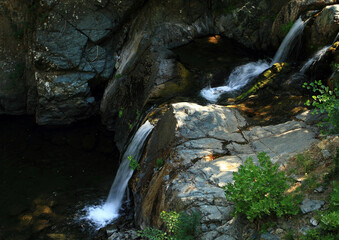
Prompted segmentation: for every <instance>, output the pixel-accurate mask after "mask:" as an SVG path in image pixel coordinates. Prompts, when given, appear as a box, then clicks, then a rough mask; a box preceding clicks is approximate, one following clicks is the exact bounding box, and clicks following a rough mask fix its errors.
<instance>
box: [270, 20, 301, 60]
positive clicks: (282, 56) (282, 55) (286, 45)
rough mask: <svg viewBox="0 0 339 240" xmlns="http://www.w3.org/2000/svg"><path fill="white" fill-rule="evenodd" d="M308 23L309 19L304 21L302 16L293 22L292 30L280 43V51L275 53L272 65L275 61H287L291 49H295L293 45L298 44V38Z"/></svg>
mask: <svg viewBox="0 0 339 240" xmlns="http://www.w3.org/2000/svg"><path fill="white" fill-rule="evenodd" d="M306 23H307V21H305V22H304V21H303V20H302V19H301V18H298V20H297V21H296V22H295V23H294V24H293V26H292V28H291V30H290V31H289V32H288V34H287V35H286V37H285V38H284V40H283V41H282V43H281V44H280V47H279V49H278V51H277V52H276V54H275V55H274V58H273V61H272V65H273V64H274V63H278V62H284V61H286V59H287V57H288V56H289V54H290V52H291V50H293V47H294V46H295V44H296V40H297V39H298V38H299V37H300V35H301V34H302V32H303V31H304V28H305V25H306Z"/></svg>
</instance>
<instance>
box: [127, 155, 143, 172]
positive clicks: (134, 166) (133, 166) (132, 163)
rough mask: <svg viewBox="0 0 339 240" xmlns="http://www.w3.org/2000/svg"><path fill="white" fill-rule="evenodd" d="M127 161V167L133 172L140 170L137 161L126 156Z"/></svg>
mask: <svg viewBox="0 0 339 240" xmlns="http://www.w3.org/2000/svg"><path fill="white" fill-rule="evenodd" d="M127 158H128V160H129V167H130V168H131V169H133V170H139V169H140V164H139V163H138V161H137V160H136V159H135V158H133V156H128V157H127Z"/></svg>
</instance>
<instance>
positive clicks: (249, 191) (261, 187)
mask: <svg viewBox="0 0 339 240" xmlns="http://www.w3.org/2000/svg"><path fill="white" fill-rule="evenodd" d="M257 156H258V160H259V166H257V165H255V164H254V163H253V159H252V158H248V159H247V160H246V161H245V163H244V164H243V165H241V166H240V167H239V170H238V172H234V173H233V180H234V183H228V184H227V185H226V186H225V187H224V190H225V195H226V198H227V199H228V200H230V201H232V202H234V203H235V210H234V214H235V215H242V214H244V215H245V216H246V217H247V219H248V220H250V221H253V220H256V219H261V218H262V217H264V216H269V215H276V216H278V217H280V216H282V215H285V214H293V215H295V214H297V213H298V211H299V209H298V202H299V201H300V199H298V200H296V199H294V198H293V197H292V196H290V195H287V194H285V192H286V190H287V189H288V187H289V184H288V181H287V177H286V175H285V173H284V172H279V171H278V168H279V166H278V164H273V163H272V162H271V160H270V157H269V156H267V154H266V153H265V152H261V153H259V154H258V155H257Z"/></svg>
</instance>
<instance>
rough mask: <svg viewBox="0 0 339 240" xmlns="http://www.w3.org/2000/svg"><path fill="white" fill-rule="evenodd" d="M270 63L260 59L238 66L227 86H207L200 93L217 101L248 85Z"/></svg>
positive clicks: (209, 99)
mask: <svg viewBox="0 0 339 240" xmlns="http://www.w3.org/2000/svg"><path fill="white" fill-rule="evenodd" d="M269 67H270V64H269V63H268V62H267V61H264V60H259V61H257V62H250V63H247V64H245V65H242V66H239V67H236V68H235V69H234V70H233V71H232V73H231V74H230V76H229V77H228V79H227V81H226V86H220V87H215V88H212V87H210V86H209V87H206V88H204V89H202V90H201V92H200V94H201V96H202V97H204V98H205V99H206V100H208V101H210V102H212V103H215V102H216V101H217V100H218V99H219V97H220V96H221V95H222V94H224V93H226V92H231V91H236V90H239V89H240V88H242V87H244V86H246V84H247V83H248V82H249V81H251V80H253V79H254V78H255V77H257V76H258V75H260V74H261V73H262V72H264V71H265V70H266V69H267V68H269Z"/></svg>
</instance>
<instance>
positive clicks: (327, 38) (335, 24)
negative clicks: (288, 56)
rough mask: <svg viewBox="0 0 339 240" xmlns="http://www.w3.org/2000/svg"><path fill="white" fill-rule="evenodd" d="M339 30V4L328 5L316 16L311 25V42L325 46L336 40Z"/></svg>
mask: <svg viewBox="0 0 339 240" xmlns="http://www.w3.org/2000/svg"><path fill="white" fill-rule="evenodd" d="M338 31H339V4H336V5H332V6H327V7H325V8H323V10H322V11H321V12H320V13H319V15H318V16H317V17H316V19H315V21H314V24H313V25H312V27H311V42H312V43H314V44H316V46H318V45H320V46H325V45H328V44H331V43H332V42H333V41H334V38H335V37H336V35H337V33H338Z"/></svg>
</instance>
